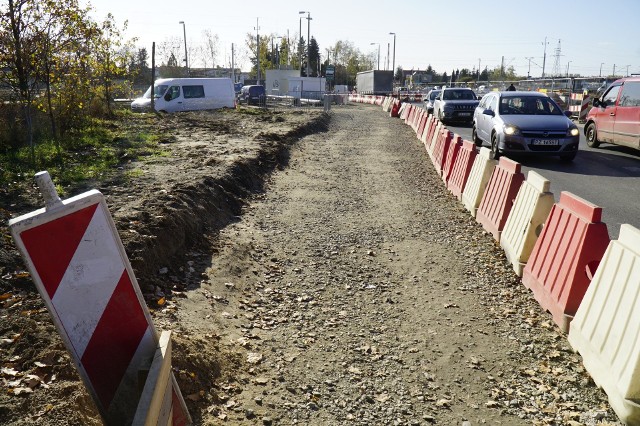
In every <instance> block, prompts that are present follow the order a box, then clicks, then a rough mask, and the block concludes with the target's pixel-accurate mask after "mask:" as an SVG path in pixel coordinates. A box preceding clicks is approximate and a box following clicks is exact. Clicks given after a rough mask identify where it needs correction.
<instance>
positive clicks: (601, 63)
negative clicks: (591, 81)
mask: <svg viewBox="0 0 640 426" xmlns="http://www.w3.org/2000/svg"><path fill="white" fill-rule="evenodd" d="M603 65H604V62H600V77H602V66H603Z"/></svg>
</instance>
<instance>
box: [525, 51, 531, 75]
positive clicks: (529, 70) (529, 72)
mask: <svg viewBox="0 0 640 426" xmlns="http://www.w3.org/2000/svg"><path fill="white" fill-rule="evenodd" d="M525 59H527V60H529V69H528V71H527V79H529V78H531V60H532V59H533V56H531V57H529V58H525Z"/></svg>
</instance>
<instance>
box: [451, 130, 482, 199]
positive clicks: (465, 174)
mask: <svg viewBox="0 0 640 426" xmlns="http://www.w3.org/2000/svg"><path fill="white" fill-rule="evenodd" d="M476 155H477V152H476V145H475V144H474V143H473V142H471V141H462V147H461V148H460V151H459V152H458V156H457V157H456V162H455V164H454V166H453V170H452V171H451V176H450V177H449V180H448V181H447V188H448V189H449V191H451V193H452V194H453V195H454V196H455V197H456V198H457V199H458V200H461V199H462V191H463V190H464V188H465V185H466V184H467V180H468V179H469V176H470V174H471V168H472V167H473V162H474V161H475V159H476Z"/></svg>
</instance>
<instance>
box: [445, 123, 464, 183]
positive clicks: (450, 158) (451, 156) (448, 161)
mask: <svg viewBox="0 0 640 426" xmlns="http://www.w3.org/2000/svg"><path fill="white" fill-rule="evenodd" d="M461 147H462V138H461V137H460V135H456V134H454V135H453V138H452V139H451V143H450V144H449V149H448V150H447V151H446V153H445V159H444V165H443V167H442V180H443V181H444V184H445V185H446V184H447V183H448V182H449V177H450V176H451V173H452V172H453V166H454V164H455V162H456V159H457V158H458V153H459V152H460V148H461Z"/></svg>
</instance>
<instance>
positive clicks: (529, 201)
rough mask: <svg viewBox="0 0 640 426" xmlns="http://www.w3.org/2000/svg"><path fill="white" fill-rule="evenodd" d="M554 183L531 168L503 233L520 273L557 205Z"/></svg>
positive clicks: (504, 243) (507, 252) (509, 256)
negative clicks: (553, 191) (555, 204)
mask: <svg viewBox="0 0 640 426" xmlns="http://www.w3.org/2000/svg"><path fill="white" fill-rule="evenodd" d="M550 185H551V183H550V182H549V181H548V180H547V179H545V178H544V177H542V176H541V175H539V174H538V173H536V172H534V171H529V173H528V174H527V180H526V181H525V182H524V183H523V184H522V186H521V187H520V190H519V191H518V195H517V196H516V200H515V202H514V203H513V208H512V209H511V213H509V217H508V218H507V222H506V223H505V224H504V230H503V231H502V234H500V245H501V246H502V248H503V249H504V252H505V255H506V256H507V259H509V262H511V264H512V265H513V270H514V271H515V273H516V275H518V276H519V277H521V276H522V270H523V269H524V265H525V264H526V263H527V260H529V255H531V250H533V246H534V245H535V243H536V240H537V239H538V235H540V233H541V232H542V226H543V224H544V222H545V221H546V220H547V217H548V216H549V212H550V211H551V208H552V207H553V202H554V200H553V193H551V192H549V187H550Z"/></svg>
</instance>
